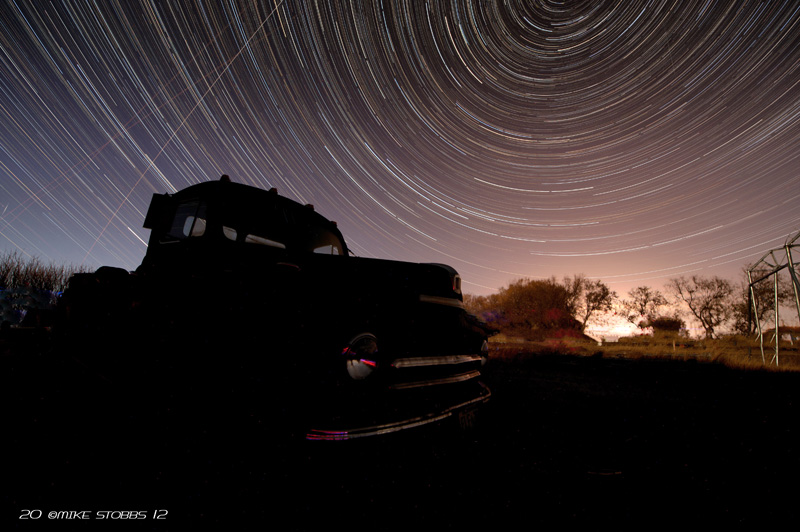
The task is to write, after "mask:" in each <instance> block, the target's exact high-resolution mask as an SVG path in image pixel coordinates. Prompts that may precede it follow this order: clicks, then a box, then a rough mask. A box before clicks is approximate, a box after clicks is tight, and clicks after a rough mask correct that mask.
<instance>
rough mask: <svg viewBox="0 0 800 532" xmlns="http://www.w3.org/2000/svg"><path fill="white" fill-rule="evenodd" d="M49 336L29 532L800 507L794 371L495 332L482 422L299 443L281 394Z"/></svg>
mask: <svg viewBox="0 0 800 532" xmlns="http://www.w3.org/2000/svg"><path fill="white" fill-rule="evenodd" d="M40 340H41V343H39V344H38V347H37V344H36V342H35V341H33V340H30V339H28V340H26V342H25V344H24V345H23V346H20V345H19V344H15V343H13V342H11V343H9V342H6V343H5V344H3V345H2V347H3V349H2V350H0V352H1V353H2V356H0V362H1V363H2V368H0V369H2V379H3V380H2V383H0V384H2V388H3V394H4V396H3V402H4V409H3V412H4V413H3V416H4V419H3V426H4V427H5V428H6V431H5V434H6V435H5V437H4V439H5V441H6V448H7V449H9V451H7V454H6V467H5V468H4V469H5V470H6V473H5V474H4V475H3V483H4V485H3V494H4V504H6V503H8V504H7V509H4V510H3V514H4V515H3V518H4V520H10V521H14V523H15V524H16V525H17V526H18V527H19V528H20V529H27V528H30V526H29V525H33V523H30V522H28V521H22V520H19V517H20V515H21V512H22V511H23V510H26V509H27V510H30V509H39V510H42V512H43V513H44V515H45V516H46V515H47V513H48V512H49V511H72V510H75V511H84V510H86V511H91V512H94V514H92V515H94V516H96V515H98V514H97V512H101V511H117V512H120V511H139V512H146V513H147V516H148V519H150V521H149V522H148V524H147V527H146V528H145V529H148V530H149V529H152V527H151V525H159V526H158V527H156V528H158V529H182V528H184V527H185V525H186V524H187V523H189V522H197V521H205V522H211V523H216V524H217V527H222V526H225V525H230V524H232V523H234V522H236V521H239V520H242V519H248V520H254V521H255V522H256V523H262V524H266V525H269V524H275V525H276V526H279V527H280V529H281V530H312V529H318V528H320V527H328V526H334V525H335V526H337V527H338V526H346V527H347V528H351V529H352V528H355V529H370V530H387V529H400V528H407V527H408V526H417V527H419V526H424V527H425V529H436V528H444V529H448V528H460V529H462V530H474V529H484V528H486V527H491V528H492V529H501V530H506V529H511V528H517V527H519V526H520V525H519V524H518V523H520V521H521V522H522V523H524V527H526V528H528V527H532V526H534V525H537V524H544V525H551V526H552V525H556V524H557V525H559V526H561V525H564V524H567V523H579V524H583V525H584V526H592V527H594V526H597V525H612V526H630V527H633V526H648V527H650V526H654V525H656V524H659V525H660V524H673V525H674V524H683V525H688V526H692V527H696V526H699V525H701V524H716V525H723V524H732V523H744V524H750V525H760V526H763V525H766V524H769V523H774V522H777V521H779V520H785V519H789V520H790V521H791V520H792V518H796V517H798V513H800V511H798V507H797V500H798V496H800V489H798V487H797V481H796V480H797V478H798V473H800V456H798V454H797V449H798V448H800V447H798V444H800V431H799V430H798V425H797V419H798V414H800V411H799V410H800V406H799V405H798V389H800V388H798V384H800V374H798V373H797V372H794V371H770V370H742V369H737V368H733V367H729V366H727V365H725V364H722V363H715V362H711V361H708V360H704V359H703V357H699V358H694V359H693V358H691V357H684V356H681V357H678V358H677V359H675V358H673V359H670V358H669V357H666V356H664V357H657V356H652V357H649V358H648V357H646V356H644V355H643V354H641V353H640V354H639V356H635V357H631V358H625V357H623V356H621V355H620V354H619V353H616V354H613V353H610V352H605V353H603V354H599V352H592V351H589V350H587V351H581V350H579V349H578V347H579V346H575V345H572V346H569V347H570V350H567V351H566V352H555V351H554V350H553V349H552V347H553V346H540V347H539V348H537V349H533V348H532V346H529V345H528V346H520V345H515V346H510V347H509V346H508V345H500V344H495V345H494V346H493V347H494V350H493V354H494V357H493V359H492V361H491V362H490V364H489V365H488V366H487V372H486V382H487V383H488V384H489V385H490V387H491V388H492V391H493V398H492V401H491V403H490V404H489V406H488V407H487V408H486V409H485V410H484V411H483V412H481V415H480V418H479V424H478V426H477V427H476V428H474V429H472V430H469V431H461V430H456V429H455V427H454V426H442V427H437V428H435V429H430V430H423V431H419V432H408V433H406V434H401V435H399V436H398V437H386V438H383V439H380V438H379V439H368V440H363V441H355V442H334V443H333V444H328V443H321V442H302V443H297V444H295V443H289V444H287V443H286V442H284V441H283V440H281V439H276V438H274V435H273V433H272V430H273V428H274V425H273V423H272V420H273V419H274V417H273V415H272V414H271V413H270V412H271V411H270V408H273V409H274V408H276V406H279V405H276V404H272V405H263V404H259V403H253V402H252V401H251V399H252V397H248V396H244V395H236V394H229V393H227V390H231V389H235V388H236V386H237V382H235V381H230V380H229V378H230V376H227V375H224V374H217V375H207V376H206V380H204V381H202V382H194V383H193V384H192V385H184V386H177V385H175V383H165V382H160V381H159V380H158V379H148V378H147V377H146V375H147V373H148V371H147V368H136V375H137V377H136V378H135V379H127V380H125V381H124V382H113V381H109V380H107V379H104V378H103V377H102V375H100V373H98V371H96V368H92V367H87V366H85V365H82V364H80V363H79V362H78V361H79V360H80V356H74V354H71V353H63V352H60V351H59V349H58V347H57V346H55V348H53V346H52V345H50V346H49V347H48V344H47V341H46V340H43V339H40ZM561 347H563V346H561ZM615 348H619V346H615ZM676 349H677V347H676ZM758 357H759V359H760V353H759V355H758ZM787 357H788V355H787ZM787 360H788V358H787ZM134 364H135V361H134ZM156 510H167V512H168V514H167V515H166V519H165V520H158V521H156V520H153V519H152V517H153V516H154V515H155V511H156ZM116 515H118V516H120V515H124V514H121V513H117V514H116ZM127 515H132V514H127ZM287 519H288V523H285V524H281V523H282V522H283V521H284V520H287ZM49 525H50V526H51V527H52V528H53V529H54V530H55V529H59V527H60V526H61V525H62V524H57V523H49Z"/></svg>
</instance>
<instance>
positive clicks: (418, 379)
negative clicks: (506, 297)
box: [62, 176, 492, 440]
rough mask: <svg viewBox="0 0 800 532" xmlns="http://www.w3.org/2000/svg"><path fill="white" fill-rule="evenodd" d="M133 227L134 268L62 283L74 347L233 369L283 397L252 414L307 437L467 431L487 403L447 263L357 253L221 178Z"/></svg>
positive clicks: (298, 211)
mask: <svg viewBox="0 0 800 532" xmlns="http://www.w3.org/2000/svg"><path fill="white" fill-rule="evenodd" d="M144 226H145V227H146V228H149V229H150V230H151V234H150V241H149V243H148V248H147V253H146V254H145V257H144V259H143V261H142V263H141V265H140V266H139V267H138V268H137V269H136V271H135V272H127V271H124V270H122V269H119V268H110V267H103V268H100V269H99V270H97V271H96V272H94V273H84V274H78V275H75V276H74V277H73V278H72V279H71V281H70V283H69V287H68V289H67V290H66V291H65V293H64V295H63V297H62V309H63V311H64V314H65V316H66V323H67V324H68V326H67V330H68V331H69V334H71V335H72V337H73V338H75V337H81V335H83V337H84V338H94V339H96V338H106V343H107V344H108V345H119V344H120V343H123V344H127V343H128V342H133V343H137V342H138V343H139V344H140V345H141V344H142V343H144V344H146V345H147V346H148V347H147V348H146V349H142V350H143V351H146V352H145V353H143V354H142V356H143V359H142V360H143V362H142V363H146V362H144V361H146V360H147V357H155V358H158V360H159V363H160V364H161V365H162V366H164V365H166V366H170V367H173V370H174V369H175V367H176V366H177V367H183V368H186V369H187V372H186V374H185V375H189V374H192V375H194V372H193V371H188V369H189V366H194V365H196V364H197V365H204V367H206V368H207V369H210V371H211V372H212V373H213V372H215V371H220V372H227V371H228V370H229V369H230V368H229V367H228V366H236V367H237V368H240V369H241V370H242V375H243V376H244V377H246V378H247V379H249V380H250V381H252V380H253V379H255V380H256V381H257V382H258V385H259V386H263V387H265V388H272V389H273V390H280V392H279V393H273V394H271V395H270V397H271V398H272V399H271V400H273V401H276V403H278V404H275V405H264V408H267V409H268V408H270V407H275V408H278V409H280V410H281V411H284V412H291V415H292V416H295V417H296V418H297V419H302V420H303V423H304V428H303V431H304V435H305V437H306V438H307V439H323V440H324V439H349V438H355V437H362V436H369V435H376V434H383V433H388V432H395V431H399V430H402V429H406V428H411V427H416V426H420V425H425V424H428V423H432V422H438V421H442V420H445V419H448V418H449V419H460V420H461V421H462V422H467V423H468V422H469V421H470V419H471V418H472V416H473V412H474V409H476V408H477V407H478V406H479V405H480V404H482V403H484V402H486V401H487V400H488V399H489V396H490V392H489V390H488V388H487V387H485V386H484V385H483V384H482V383H481V382H480V379H479V377H480V372H481V368H482V366H483V365H484V364H485V362H486V359H487V355H488V344H487V337H488V336H490V335H491V333H492V331H491V330H490V329H489V328H488V327H487V326H486V324H485V323H483V322H481V321H480V320H479V319H478V318H476V317H475V316H473V315H471V314H470V313H469V312H467V311H466V310H465V308H464V305H463V302H462V294H461V279H460V277H459V275H458V273H457V272H456V271H455V270H454V269H453V268H451V267H449V266H446V265H443V264H416V263H407V262H399V261H391V260H381V259H370V258H359V257H355V256H353V255H352V254H351V252H350V251H349V250H348V248H347V244H346V243H345V240H344V238H343V237H342V234H341V232H340V231H339V230H338V228H337V226H336V224H335V223H334V222H331V221H329V220H327V219H326V218H325V217H323V216H322V215H320V214H319V213H317V212H315V211H314V209H313V207H312V206H310V205H301V204H299V203H297V202H295V201H292V200H290V199H288V198H285V197H283V196H280V195H279V194H278V193H277V192H276V191H275V190H274V189H272V190H269V191H267V190H263V189H259V188H254V187H251V186H246V185H243V184H238V183H234V182H231V181H230V180H229V179H228V178H227V176H223V178H222V179H221V180H219V181H210V182H206V183H201V184H197V185H193V186H190V187H188V188H186V189H184V190H181V191H179V192H177V193H175V194H155V195H153V199H152V202H151V204H150V207H149V210H148V212H147V216H146V219H145V223H144ZM103 356H106V357H109V358H108V360H112V359H113V350H109V352H107V353H105V354H104V355H103ZM172 375H173V376H174V378H178V379H179V378H189V377H185V375H184V372H183V371H173V372H172ZM251 384H252V383H251Z"/></svg>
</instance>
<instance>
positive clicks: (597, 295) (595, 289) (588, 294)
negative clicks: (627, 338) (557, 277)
mask: <svg viewBox="0 0 800 532" xmlns="http://www.w3.org/2000/svg"><path fill="white" fill-rule="evenodd" d="M563 286H564V289H565V290H566V291H567V296H568V297H567V309H568V311H569V313H570V314H572V316H574V317H575V319H577V320H578V322H579V323H580V326H581V332H583V331H585V330H586V324H587V323H588V322H589V319H590V318H591V317H592V316H593V315H595V314H597V313H599V312H607V311H610V310H611V308H612V306H613V305H614V301H615V300H616V299H617V293H616V292H614V291H613V290H611V289H610V288H609V287H608V286H607V285H606V284H605V283H603V281H600V280H599V279H597V280H589V279H587V278H586V277H584V276H583V275H574V276H572V277H571V278H570V277H565V278H564V281H563Z"/></svg>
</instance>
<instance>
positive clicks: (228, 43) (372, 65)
mask: <svg viewBox="0 0 800 532" xmlns="http://www.w3.org/2000/svg"><path fill="white" fill-rule="evenodd" d="M362 4H363V5H362ZM0 24H2V28H1V31H0V73H1V75H0V213H2V214H1V215H0V250H1V251H19V252H22V253H25V254H29V255H31V256H36V257H39V258H40V259H42V260H43V261H45V262H51V261H52V262H56V263H61V262H68V263H73V264H76V265H77V264H81V263H83V264H85V265H88V266H91V267H97V266H101V265H113V266H121V267H124V268H126V269H134V268H135V267H136V266H137V265H138V264H139V262H140V261H141V258H142V257H143V255H144V252H145V249H146V244H145V242H146V241H147V239H148V236H149V234H148V231H147V230H145V229H143V228H142V222H143V219H144V215H145V212H146V210H147V206H148V203H149V200H150V197H151V195H152V194H153V193H164V192H173V191H176V190H179V189H182V188H184V187H186V186H188V185H191V184H194V183H198V182H202V181H207V180H212V179H218V178H219V176H220V175H221V174H228V175H230V176H231V178H232V180H234V181H236V182H241V183H247V184H251V185H256V186H259V187H263V188H269V187H276V188H277V189H278V191H279V192H280V193H282V194H283V195H285V196H288V197H290V198H292V199H295V200H297V201H300V202H302V203H312V204H314V205H315V207H316V209H317V211H319V212H321V213H322V214H324V215H325V216H327V217H328V218H330V219H333V220H336V221H337V222H338V224H339V227H340V229H341V230H342V232H343V233H344V235H345V237H346V238H347V239H348V243H349V245H350V247H351V248H352V249H353V251H354V252H355V253H356V254H357V255H360V256H366V257H379V258H388V259H397V260H406V261H413V262H444V263H448V264H450V265H452V266H454V267H455V268H456V269H458V270H459V272H460V273H461V275H462V277H463V278H464V289H465V291H467V292H470V293H474V294H487V293H491V292H494V291H496V290H497V289H499V288H500V287H502V286H504V285H506V284H507V283H508V282H510V281H513V280H515V279H517V278H520V277H531V278H541V277H549V276H551V275H555V276H557V277H559V278H561V277H562V276H564V275H572V274H577V273H583V274H585V275H587V276H588V277H593V278H599V279H602V280H603V281H605V282H607V283H609V284H610V285H611V287H612V288H613V289H615V290H617V291H618V292H619V293H620V294H621V295H622V294H624V293H625V292H627V290H628V289H629V288H631V287H632V286H637V285H642V284H646V285H650V286H653V287H657V288H660V287H661V286H663V284H664V283H665V282H666V280H667V279H669V278H670V277H676V276H679V275H687V274H693V273H698V274H701V275H720V276H724V277H728V278H729V279H731V280H735V281H738V280H739V279H740V278H741V270H742V267H743V266H744V265H745V264H747V263H748V262H753V261H755V260H757V259H758V258H760V257H761V256H762V255H763V254H764V253H765V252H766V251H768V250H769V249H772V248H774V247H778V246H780V245H782V244H783V242H784V241H785V240H786V238H787V237H788V236H789V235H793V234H795V233H796V232H797V231H798V230H800V209H799V208H798V202H799V201H800V119H798V118H799V117H800V5H799V4H798V3H797V2H796V1H794V0H792V1H785V2H780V1H770V2H757V1H751V2H725V1H710V0H709V1H684V2H677V1H676V2H670V1H625V2H598V1H575V2H569V1H564V2H556V1H531V2H523V1H517V0H508V1H477V0H476V1H473V2H467V1H460V0H453V1H448V2H444V1H443V2H435V1H429V2H426V1H422V0H418V1H403V2H401V1H396V2H390V1H388V0H384V1H379V0H369V1H364V2H355V1H354V2H345V1H329V2H312V1H310V0H291V1H286V2H279V1H272V0H270V1H266V0H265V1H263V2H244V1H236V0H231V1H225V2H222V1H219V2H206V3H202V4H194V3H190V2H176V1H160V2H147V1H144V0H143V1H141V2H129V1H121V2H112V1H110V0H109V1H106V0H102V1H95V2H72V3H70V4H69V5H61V4H60V3H58V2H53V3H50V2H42V1H33V2H21V1H13V0H9V1H8V2H3V4H2V7H0Z"/></svg>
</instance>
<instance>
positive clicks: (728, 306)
mask: <svg viewBox="0 0 800 532" xmlns="http://www.w3.org/2000/svg"><path fill="white" fill-rule="evenodd" d="M667 290H668V291H669V292H670V293H671V294H672V296H673V297H674V298H675V301H676V302H677V303H679V304H680V303H683V304H685V305H686V307H687V308H688V309H689V313H690V315H691V316H692V317H694V318H695V319H696V320H697V321H699V322H700V325H701V326H702V327H703V330H704V331H705V336H706V338H709V339H710V338H713V337H714V331H715V330H716V328H717V327H719V326H720V325H722V324H724V323H726V322H727V321H728V320H730V318H731V317H732V316H733V300H732V297H731V296H732V295H733V291H734V288H733V284H731V282H730V281H728V280H727V279H722V278H720V277H717V276H714V277H710V278H708V277H702V276H699V275H692V276H691V277H690V278H688V279H687V278H685V277H683V276H681V277H678V278H675V279H670V280H669V283H668V284H667Z"/></svg>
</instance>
